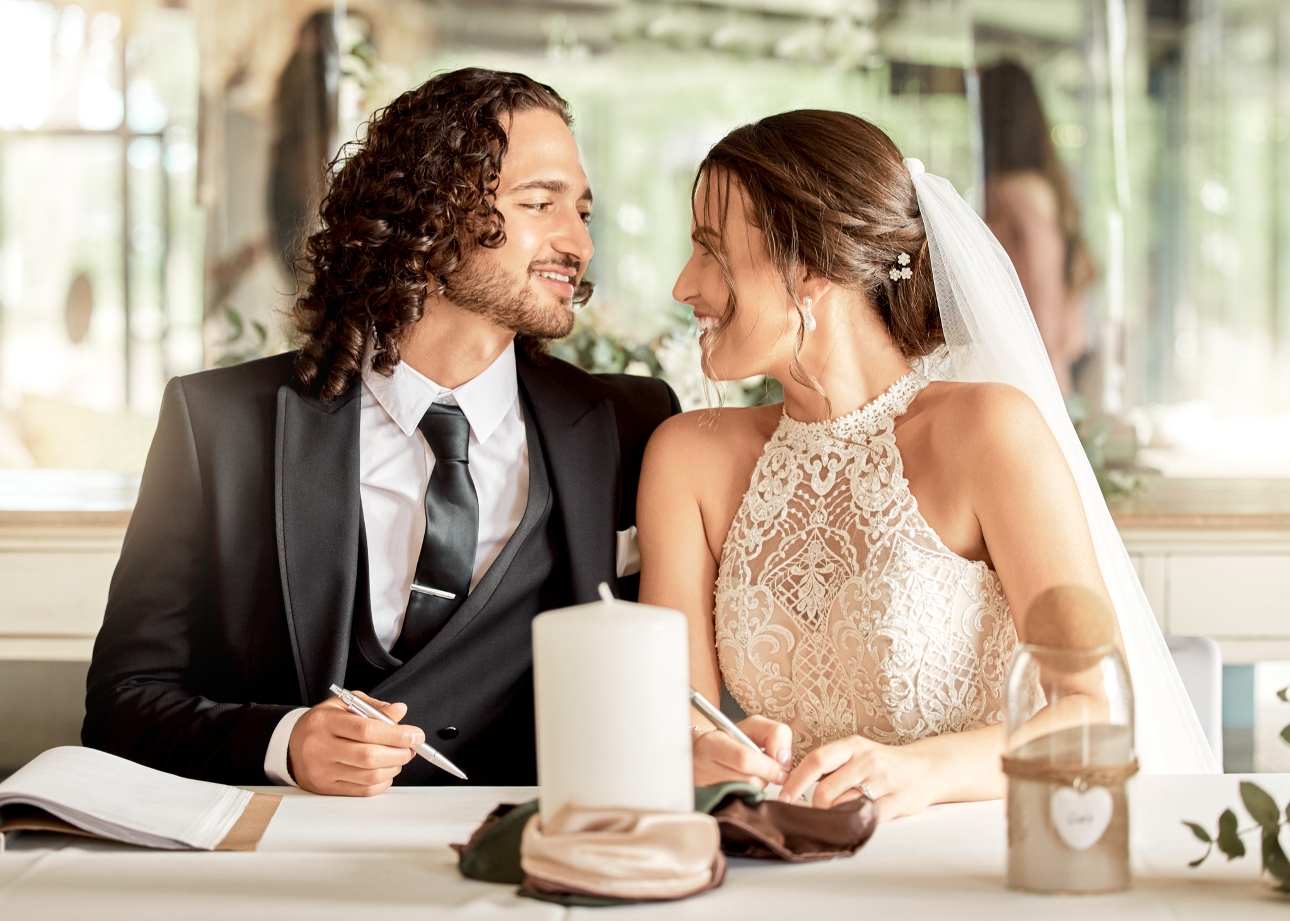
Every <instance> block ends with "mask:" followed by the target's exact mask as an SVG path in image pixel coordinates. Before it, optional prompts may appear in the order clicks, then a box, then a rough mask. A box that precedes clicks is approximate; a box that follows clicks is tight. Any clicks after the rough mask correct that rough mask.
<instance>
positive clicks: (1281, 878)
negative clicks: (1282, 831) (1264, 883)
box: [1263, 829, 1290, 892]
mask: <svg viewBox="0 0 1290 921" xmlns="http://www.w3.org/2000/svg"><path fill="white" fill-rule="evenodd" d="M1263 869H1264V870H1266V871H1267V872H1269V873H1271V874H1272V875H1273V876H1274V877H1276V879H1277V881H1278V882H1279V883H1281V890H1282V891H1283V892H1284V891H1290V860H1286V852H1285V851H1283V850H1281V842H1280V841H1279V840H1277V833H1276V830H1275V829H1273V830H1272V831H1271V832H1269V831H1267V830H1265V831H1264V833H1263Z"/></svg>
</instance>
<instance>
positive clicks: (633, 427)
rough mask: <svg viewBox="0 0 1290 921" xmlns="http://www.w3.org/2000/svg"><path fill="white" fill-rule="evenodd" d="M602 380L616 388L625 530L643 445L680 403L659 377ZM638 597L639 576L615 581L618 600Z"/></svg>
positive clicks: (631, 519) (632, 514)
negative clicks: (616, 582)
mask: <svg viewBox="0 0 1290 921" xmlns="http://www.w3.org/2000/svg"><path fill="white" fill-rule="evenodd" d="M601 379H602V380H605V381H606V382H607V383H609V384H610V385H611V386H614V387H616V388H617V389H618V395H617V399H616V400H615V415H616V416H617V419H618V440H619V448H620V457H621V458H622V482H621V484H620V497H619V508H618V524H617V530H619V531H626V530H627V529H629V528H632V527H635V525H636V490H637V485H638V483H639V480H640V475H641V461H642V459H643V458H644V456H645V445H646V444H647V443H648V442H649V437H650V435H652V434H654V429H656V428H658V426H659V425H660V424H661V423H662V422H663V420H665V419H667V418H668V417H669V416H674V415H676V414H677V413H679V412H680V411H681V403H680V401H679V400H678V399H677V398H676V393H675V392H674V391H673V390H672V388H671V387H670V386H668V384H667V382H666V381H662V380H659V379H658V378H647V377H634V376H629V375H617V374H615V375H603V376H602V377H601ZM639 594H640V574H639V573H636V574H635V575H630V576H622V577H620V578H619V579H618V597H619V598H623V599H626V600H627V601H635V600H637V598H638V596H639Z"/></svg>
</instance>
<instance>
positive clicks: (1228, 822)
mask: <svg viewBox="0 0 1290 921" xmlns="http://www.w3.org/2000/svg"><path fill="white" fill-rule="evenodd" d="M1217 843H1218V849H1219V850H1220V851H1222V852H1223V853H1224V854H1226V855H1227V859H1228V860H1235V859H1236V858H1237V857H1244V856H1245V842H1244V841H1242V840H1241V836H1240V835H1239V834H1237V831H1236V813H1235V812H1233V811H1232V810H1230V809H1224V810H1223V814H1222V815H1220V816H1219V817H1218V842H1217Z"/></svg>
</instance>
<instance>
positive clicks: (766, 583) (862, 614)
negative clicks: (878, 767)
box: [716, 372, 1017, 764]
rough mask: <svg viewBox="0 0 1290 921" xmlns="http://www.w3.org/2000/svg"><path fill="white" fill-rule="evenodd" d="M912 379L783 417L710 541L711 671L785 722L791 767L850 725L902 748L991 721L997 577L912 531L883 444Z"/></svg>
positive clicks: (1003, 620)
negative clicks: (834, 415)
mask: <svg viewBox="0 0 1290 921" xmlns="http://www.w3.org/2000/svg"><path fill="white" fill-rule="evenodd" d="M925 386H927V380H926V378H924V377H922V376H920V375H919V374H918V373H917V372H911V373H910V374H907V375H906V376H904V377H902V378H901V379H900V380H898V381H896V383H894V384H893V385H892V386H891V387H890V388H889V389H888V390H887V391H886V392H885V393H884V394H882V395H881V396H880V397H878V399H876V400H874V401H873V402H871V403H869V404H867V405H866V406H864V407H862V408H860V409H858V410H856V411H855V412H853V413H851V414H850V415H847V416H843V417H842V418H840V419H835V420H833V421H832V422H828V423H805V422H797V421H795V420H794V419H791V418H790V417H789V416H788V415H787V413H786V414H785V415H784V416H783V418H782V419H781V421H780V424H779V428H778V429H777V430H776V431H775V434H774V435H773V436H772V437H771V439H770V441H769V442H768V443H767V445H766V449H765V451H764V452H763V453H762V456H761V458H760V459H759V460H758V462H757V467H756V470H755V471H754V473H753V477H752V484H751V485H750V486H749V487H748V492H747V493H746V494H745V495H744V499H743V503H742V504H741V505H740V507H739V511H738V513H737V514H736V516H735V520H734V523H733V524H732V525H731V527H730V532H729V534H728V535H727V536H726V542H725V546H724V548H723V550H722V554H721V566H720V570H719V572H718V575H717V588H716V637H717V655H718V659H719V661H720V665H721V673H722V677H723V678H724V679H725V682H726V686H727V687H728V688H729V689H730V692H731V694H732V695H733V696H734V698H735V699H736V700H737V701H738V702H739V704H740V705H741V706H742V707H743V708H744V709H745V710H746V711H747V712H748V713H750V714H761V715H764V716H767V717H769V718H771V719H774V720H778V721H780V722H783V723H786V724H787V725H788V726H789V727H790V728H791V729H792V730H793V761H794V764H796V763H797V762H798V761H800V760H801V759H802V758H803V757H804V756H805V755H806V754H807V753H808V752H810V751H811V750H812V749H814V748H817V747H818V746H820V745H822V744H824V743H826V742H831V741H833V740H835V739H840V738H843V737H846V736H850V735H863V736H865V737H867V738H870V739H873V740H874V741H876V742H882V743H886V744H903V743H906V742H912V741H913V740H915V739H919V738H922V737H924V736H932V735H938V734H940V733H944V732H958V731H961V730H965V729H974V728H977V727H980V726H985V725H988V724H991V723H997V722H1000V721H1001V720H1002V719H1003V705H1004V701H1003V695H1004V690H1005V682H1006V680H1007V670H1008V667H1009V665H1010V664H1011V662H1012V654H1013V650H1014V648H1015V646H1016V644H1017V633H1016V629H1015V627H1014V626H1013V622H1012V613H1011V611H1010V610H1009V608H1008V602H1007V600H1006V599H1005V597H1004V594H1003V587H1002V586H1001V585H1000V583H999V578H998V576H996V575H995V574H994V572H993V571H991V570H990V569H989V567H987V566H986V565H985V564H984V563H981V562H974V561H972V560H967V559H964V558H963V557H961V556H958V555H957V554H955V553H953V552H952V551H950V550H949V548H947V547H946V546H945V545H944V544H943V543H942V542H941V539H940V538H939V537H938V536H937V535H936V533H935V532H934V531H933V530H932V529H931V528H930V527H929V526H928V524H927V522H926V521H925V520H924V519H923V516H922V515H921V514H920V513H919V511H918V503H917V502H916V501H915V500H914V497H913V495H912V494H911V493H910V491H909V484H908V482H907V481H906V480H905V476H904V467H903V464H902V462H901V457H900V451H899V450H898V449H897V447H896V437H895V420H896V418H897V417H898V416H900V415H901V414H902V413H904V412H905V410H906V408H907V407H908V406H909V404H910V402H911V401H912V400H913V399H914V397H915V396H917V395H918V393H919V392H920V391H921V390H922V389H923V388H924V387H925Z"/></svg>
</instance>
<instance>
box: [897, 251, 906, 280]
mask: <svg viewBox="0 0 1290 921" xmlns="http://www.w3.org/2000/svg"><path fill="white" fill-rule="evenodd" d="M896 261H897V262H899V263H900V264H901V265H909V253H901V254H900V256H899V257H898V258H897V259H896ZM905 277H906V278H908V277H909V276H908V275H906V276H905Z"/></svg>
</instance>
